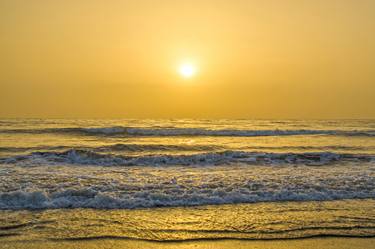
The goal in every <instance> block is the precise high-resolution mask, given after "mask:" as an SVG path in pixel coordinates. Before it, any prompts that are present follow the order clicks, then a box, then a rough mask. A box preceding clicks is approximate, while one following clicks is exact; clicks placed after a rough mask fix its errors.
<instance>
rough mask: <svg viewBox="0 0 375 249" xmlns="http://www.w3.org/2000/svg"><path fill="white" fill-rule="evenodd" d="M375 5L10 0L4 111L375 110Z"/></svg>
mask: <svg viewBox="0 0 375 249" xmlns="http://www.w3.org/2000/svg"><path fill="white" fill-rule="evenodd" d="M374 13H375V1H373V0H357V1H354V0H351V1H350V0H329V1H327V0H324V1H323V0H322V1H320V0H315V1H303V0H299V1H298V0H284V1H279V0H274V1H272V0H267V1H260V0H259V1H250V0H233V1H224V0H199V1H198V0H191V1H179V0H162V1H161V0H160V1H157V0H148V1H147V0H133V1H130V0H128V1H126V0H123V1H115V0H113V1H95V0H90V1H85V0H76V1H73V0H66V1H49V0H30V1H21V0H2V1H0V54H1V56H0V117H85V118H86V117H136V118H181V117H187V118H375V108H374V106H375V45H374V44H375V32H374V30H375V14H374ZM185 61H194V66H195V67H196V70H197V71H198V73H197V74H196V75H194V77H191V78H189V79H188V80H189V82H188V84H186V79H184V77H181V74H180V73H179V72H178V68H179V65H181V64H183V63H184V62H185Z"/></svg>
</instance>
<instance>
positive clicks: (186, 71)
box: [178, 63, 197, 78]
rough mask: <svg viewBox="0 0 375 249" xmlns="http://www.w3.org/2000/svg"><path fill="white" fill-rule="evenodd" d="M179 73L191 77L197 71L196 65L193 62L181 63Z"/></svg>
mask: <svg viewBox="0 0 375 249" xmlns="http://www.w3.org/2000/svg"><path fill="white" fill-rule="evenodd" d="M178 71H179V73H180V74H181V75H182V76H183V77H184V78H190V77H193V76H194V75H195V74H196V72H197V69H196V67H195V66H194V65H193V64H191V63H184V64H182V65H180V67H179V69H178Z"/></svg>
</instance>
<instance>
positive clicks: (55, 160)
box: [0, 149, 375, 166]
mask: <svg viewBox="0 0 375 249" xmlns="http://www.w3.org/2000/svg"><path fill="white" fill-rule="evenodd" d="M374 158H375V156H374V155H369V154H343V153H332V152H306V153H266V152H246V151H231V150H227V151H222V152H208V153H198V154H192V155H163V154H160V155H142V156H121V155H114V154H103V153H97V152H94V151H90V150H75V149H71V150H66V151H63V152H33V153H30V154H27V155H21V156H13V157H8V158H2V159H0V163H7V164H9V163H15V164H24V165H33V164H36V165H41V164H51V163H52V164H78V165H101V166H137V165H139V166H158V165H220V164H232V163H243V164H305V165H326V164H330V163H334V162H339V161H340V162H342V161H373V160H374Z"/></svg>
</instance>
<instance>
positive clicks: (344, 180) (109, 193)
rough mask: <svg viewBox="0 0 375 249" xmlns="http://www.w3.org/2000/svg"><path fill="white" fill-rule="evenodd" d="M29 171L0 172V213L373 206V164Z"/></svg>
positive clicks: (90, 167) (23, 169)
mask: <svg viewBox="0 0 375 249" xmlns="http://www.w3.org/2000/svg"><path fill="white" fill-rule="evenodd" d="M358 167H359V166H355V165H352V166H351V165H348V166H344V165H341V166H340V167H306V166H286V167H279V166H270V167H262V166H254V167H247V166H236V167H231V166H215V167H210V168H203V167H172V166H170V167H157V168H155V167H151V168H150V167H130V168H118V167H105V168H100V169H98V168H97V167H94V166H87V167H69V166H60V167H58V168H55V167H52V168H47V169H46V168H45V167H42V166H41V167H34V168H33V169H32V171H30V170H29V168H25V167H17V166H13V165H12V166H9V167H8V168H7V170H5V171H2V172H0V180H1V182H0V190H1V191H0V209H40V208H104V209H107V208H141V207H160V206H191V205H205V204H225V203H252V202H263V201H311V200H316V201H322V200H336V199H357V198H375V176H374V169H375V168H374V165H373V164H361V166H360V169H359V168H358Z"/></svg>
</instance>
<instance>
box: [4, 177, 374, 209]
mask: <svg viewBox="0 0 375 249" xmlns="http://www.w3.org/2000/svg"><path fill="white" fill-rule="evenodd" d="M257 184H258V183H254V186H253V187H252V186H249V189H247V188H243V189H237V190H234V189H233V190H228V189H225V188H224V189H216V190H215V189H206V190H204V189H193V190H191V191H188V192H183V191H182V190H181V189H178V188H177V187H176V189H174V191H175V192H173V191H171V190H167V189H164V190H157V191H156V190H155V191H154V190H149V191H148V190H146V189H145V190H144V191H140V192H138V193H127V194H124V195H117V194H114V193H111V192H101V191H100V190H97V189H95V188H90V187H83V188H80V189H62V190H59V191H55V192H47V191H45V190H35V191H23V190H17V191H11V192H3V193H1V192H0V210H1V209H2V210H4V209H12V210H19V209H50V208H95V209H134V208H153V207H172V206H197V205H199V206H200V205H218V204H235V203H255V202H271V201H272V202H275V201H324V200H342V199H366V198H375V192H374V191H367V190H366V189H362V190H360V189H356V187H353V189H352V190H350V189H347V190H346V191H340V192H335V191H332V190H331V189H329V188H327V189H325V188H322V187H320V188H319V189H283V190H281V189H275V190H271V189H262V188H261V187H260V186H258V185H257Z"/></svg>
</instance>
